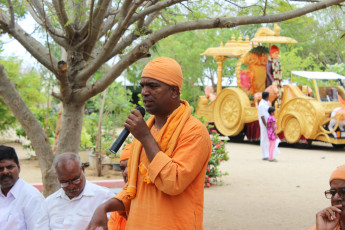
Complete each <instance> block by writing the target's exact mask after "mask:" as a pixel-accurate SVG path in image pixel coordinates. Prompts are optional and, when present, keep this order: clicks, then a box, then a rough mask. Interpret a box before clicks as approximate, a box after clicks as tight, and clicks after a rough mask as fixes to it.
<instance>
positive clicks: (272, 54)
mask: <svg viewBox="0 0 345 230" xmlns="http://www.w3.org/2000/svg"><path fill="white" fill-rule="evenodd" d="M271 56H272V58H274V59H278V58H279V51H274V52H273V53H271Z"/></svg>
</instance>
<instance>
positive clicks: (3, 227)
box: [0, 178, 44, 230]
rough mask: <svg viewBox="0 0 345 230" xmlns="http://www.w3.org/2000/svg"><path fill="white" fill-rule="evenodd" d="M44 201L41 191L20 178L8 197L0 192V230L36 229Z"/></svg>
mask: <svg viewBox="0 0 345 230" xmlns="http://www.w3.org/2000/svg"><path fill="white" fill-rule="evenodd" d="M43 201H44V197H43V195H42V194H41V193H40V191H39V190H38V189H36V188H35V187H34V186H32V185H30V184H28V183H26V182H25V181H23V180H22V179H20V178H18V180H17V181H16V183H15V184H14V185H13V187H12V188H11V190H10V191H9V192H8V193H7V196H5V195H4V194H3V193H2V192H1V190H0V230H9V229H10V230H25V229H28V230H29V229H35V224H36V221H37V219H38V218H39V216H40V215H41V213H40V206H41V204H42V203H43Z"/></svg>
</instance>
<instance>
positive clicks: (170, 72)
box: [88, 57, 212, 230]
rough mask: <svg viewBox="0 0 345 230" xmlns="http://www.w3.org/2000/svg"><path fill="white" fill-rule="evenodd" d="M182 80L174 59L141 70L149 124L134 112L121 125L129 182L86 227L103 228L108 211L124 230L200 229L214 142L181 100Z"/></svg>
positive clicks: (104, 227) (99, 208) (142, 92)
mask: <svg viewBox="0 0 345 230" xmlns="http://www.w3.org/2000/svg"><path fill="white" fill-rule="evenodd" d="M182 81H183V76H182V70H181V67H180V65H179V64H178V63H177V62H176V61H175V60H173V59H171V58H167V57H159V58H156V59H154V60H152V61H150V62H149V63H148V64H147V65H146V66H145V68H144V70H143V72H142V75H141V81H140V85H141V87H142V90H141V94H142V97H143V102H144V106H145V107H146V110H147V112H149V113H150V114H152V115H153V116H151V117H150V118H149V119H148V121H147V123H145V121H144V120H143V118H142V115H141V113H140V112H139V111H137V110H132V112H131V114H130V115H129V116H128V119H127V120H126V122H125V127H126V128H127V129H128V130H129V131H130V132H131V133H132V134H133V136H134V137H135V139H134V141H133V143H132V146H131V148H130V157H129V162H128V173H129V175H128V183H127V184H126V186H125V188H124V190H122V191H121V192H120V193H118V194H117V195H116V196H115V198H114V199H111V200H109V201H108V202H106V203H105V204H103V205H100V206H99V207H98V208H97V210H96V211H95V213H94V216H93V218H92V220H91V222H90V224H89V228H88V229H96V228H97V227H103V229H106V227H107V226H106V222H107V220H106V213H107V212H109V211H122V213H123V214H126V215H127V216H128V218H127V226H126V229H129V230H141V229H150V230H156V229H157V230H161V229H196V230H202V229H203V205H204V179H205V173H206V167H207V163H208V160H209V158H210V154H211V150H212V144H211V140H210V136H209V134H208V131H207V129H206V127H205V126H204V125H203V124H202V123H201V122H200V121H199V120H198V119H196V118H195V117H193V116H191V110H190V106H189V104H188V102H186V101H183V100H180V93H181V86H182Z"/></svg>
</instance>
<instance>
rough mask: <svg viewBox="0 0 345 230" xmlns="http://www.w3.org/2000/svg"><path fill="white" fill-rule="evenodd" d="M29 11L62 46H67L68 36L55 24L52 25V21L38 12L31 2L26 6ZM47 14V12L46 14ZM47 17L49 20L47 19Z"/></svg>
mask: <svg viewBox="0 0 345 230" xmlns="http://www.w3.org/2000/svg"><path fill="white" fill-rule="evenodd" d="M26 8H27V10H28V11H29V13H30V15H31V16H32V18H33V19H34V20H35V21H36V22H37V23H38V24H39V25H40V26H41V27H43V28H45V29H46V31H47V32H48V33H49V34H50V36H51V37H52V38H53V39H54V41H55V42H56V43H58V44H59V45H60V46H62V47H65V48H67V47H68V43H67V42H66V38H65V36H64V34H63V32H62V31H61V30H58V29H56V28H55V27H54V26H52V25H51V23H50V21H49V20H48V19H47V17H42V16H41V15H40V14H38V13H37V11H36V10H35V7H34V6H33V5H32V4H30V3H29V6H27V7H26ZM44 15H45V14H44ZM46 19H47V20H46Z"/></svg>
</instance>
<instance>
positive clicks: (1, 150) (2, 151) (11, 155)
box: [0, 145, 19, 165]
mask: <svg viewBox="0 0 345 230" xmlns="http://www.w3.org/2000/svg"><path fill="white" fill-rule="evenodd" d="M2 160H13V161H14V162H16V164H17V165H19V161H18V156H17V153H16V150H14V148H12V147H9V146H5V145H0V161H2Z"/></svg>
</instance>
